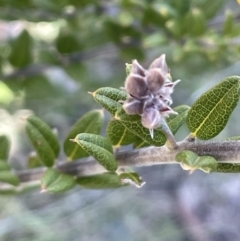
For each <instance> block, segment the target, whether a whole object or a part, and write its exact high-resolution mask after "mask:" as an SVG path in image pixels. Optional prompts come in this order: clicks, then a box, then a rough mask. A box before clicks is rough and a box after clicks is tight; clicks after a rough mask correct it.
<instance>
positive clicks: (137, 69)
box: [131, 59, 146, 77]
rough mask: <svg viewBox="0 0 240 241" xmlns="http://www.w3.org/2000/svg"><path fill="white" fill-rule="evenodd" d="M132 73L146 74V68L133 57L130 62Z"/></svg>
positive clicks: (143, 75)
mask: <svg viewBox="0 0 240 241" xmlns="http://www.w3.org/2000/svg"><path fill="white" fill-rule="evenodd" d="M131 73H132V74H137V75H140V76H142V77H145V76H146V70H145V69H144V68H143V67H142V66H141V65H140V64H139V63H138V61H137V60H136V59H135V60H133V62H132V69H131Z"/></svg>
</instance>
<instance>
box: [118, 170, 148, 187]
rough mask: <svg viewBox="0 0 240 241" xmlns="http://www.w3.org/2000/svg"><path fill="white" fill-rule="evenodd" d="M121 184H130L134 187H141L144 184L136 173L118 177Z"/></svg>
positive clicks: (122, 174) (123, 174) (127, 173)
mask: <svg viewBox="0 0 240 241" xmlns="http://www.w3.org/2000/svg"><path fill="white" fill-rule="evenodd" d="M119 177H120V179H121V181H122V183H126V184H132V185H134V186H136V187H142V186H143V185H144V184H145V182H143V180H142V178H141V177H140V176H139V175H138V173H136V172H125V173H121V174H120V175H119Z"/></svg>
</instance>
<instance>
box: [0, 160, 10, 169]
mask: <svg viewBox="0 0 240 241" xmlns="http://www.w3.org/2000/svg"><path fill="white" fill-rule="evenodd" d="M10 169H11V168H10V166H9V165H8V163H7V162H6V161H5V160H0V172H1V171H7V170H10Z"/></svg>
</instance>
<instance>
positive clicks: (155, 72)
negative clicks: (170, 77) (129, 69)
mask: <svg viewBox="0 0 240 241" xmlns="http://www.w3.org/2000/svg"><path fill="white" fill-rule="evenodd" d="M164 83H165V78H164V75H163V73H162V71H161V69H156V68H154V69H150V70H149V71H148V74H147V86H148V89H149V91H150V92H151V93H152V94H153V95H156V94H158V93H159V91H160V89H161V88H162V87H163V85H164Z"/></svg>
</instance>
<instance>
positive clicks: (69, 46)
mask: <svg viewBox="0 0 240 241" xmlns="http://www.w3.org/2000/svg"><path fill="white" fill-rule="evenodd" d="M56 48H57V50H58V51H59V52H60V53H62V54H68V53H72V52H77V51H80V50H81V49H82V46H81V45H80V42H79V40H78V39H77V38H76V36H75V35H74V34H70V33H67V34H66V33H60V35H59V36H58V37H57V39H56Z"/></svg>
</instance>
